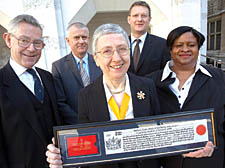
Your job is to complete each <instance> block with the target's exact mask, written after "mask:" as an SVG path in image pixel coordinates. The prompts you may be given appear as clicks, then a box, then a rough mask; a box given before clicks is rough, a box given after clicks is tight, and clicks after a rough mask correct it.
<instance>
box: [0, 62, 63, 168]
mask: <svg viewBox="0 0 225 168" xmlns="http://www.w3.org/2000/svg"><path fill="white" fill-rule="evenodd" d="M36 70H37V71H38V73H39V75H40V77H41V79H42V83H43V85H44V86H45V89H46V90H47V92H48V95H49V99H50V103H51V106H52V110H53V118H52V120H53V121H54V123H57V125H59V124H60V117H59V115H58V112H57V104H56V93H55V86H54V80H53V77H52V75H51V74H50V73H49V72H47V71H44V70H41V69H39V68H36ZM25 89H27V88H26V87H25V85H24V84H23V83H22V82H21V81H20V80H19V78H18V77H17V75H16V73H15V72H14V71H13V69H12V67H11V66H10V65H9V63H8V64H7V65H6V66H5V67H3V68H2V69H1V70H0V167H1V168H25V167H26V168H40V167H42V168H45V167H46V166H47V167H48V165H47V162H46V156H45V152H46V149H47V145H48V144H49V143H51V142H50V140H49V142H47V139H46V137H45V134H44V130H43V129H42V127H41V123H40V122H39V120H38V117H37V111H36V110H35V107H34V105H33V103H32V102H31V100H30V99H29V96H28V94H26V93H27V90H28V89H27V90H25ZM49 106H50V105H49ZM50 136H53V135H50Z"/></svg>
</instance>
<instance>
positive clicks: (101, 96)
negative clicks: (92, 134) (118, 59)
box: [92, 75, 110, 121]
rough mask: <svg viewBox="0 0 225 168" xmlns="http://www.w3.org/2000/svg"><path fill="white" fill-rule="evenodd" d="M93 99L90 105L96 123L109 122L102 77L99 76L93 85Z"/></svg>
mask: <svg viewBox="0 0 225 168" xmlns="http://www.w3.org/2000/svg"><path fill="white" fill-rule="evenodd" d="M92 90H94V91H93V98H92V103H93V107H96V108H95V109H94V113H95V117H96V120H97V121H109V120H110V117H109V110H108V102H107V100H106V95H105V90H104V86H103V76H102V75H101V76H100V77H99V78H98V79H97V80H96V82H95V83H94V84H93V89H92Z"/></svg>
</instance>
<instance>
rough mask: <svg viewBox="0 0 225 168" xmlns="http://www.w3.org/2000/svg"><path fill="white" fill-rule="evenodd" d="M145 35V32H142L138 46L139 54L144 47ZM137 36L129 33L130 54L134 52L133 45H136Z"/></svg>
mask: <svg viewBox="0 0 225 168" xmlns="http://www.w3.org/2000/svg"><path fill="white" fill-rule="evenodd" d="M146 36H147V32H146V33H145V34H143V35H142V36H141V37H140V38H138V39H140V40H141V41H140V42H139V48H140V54H141V52H142V49H143V47H144V42H145V38H146ZM136 39H137V38H135V37H134V36H133V35H132V34H131V49H132V56H133V53H134V47H135V46H136V43H137V41H136Z"/></svg>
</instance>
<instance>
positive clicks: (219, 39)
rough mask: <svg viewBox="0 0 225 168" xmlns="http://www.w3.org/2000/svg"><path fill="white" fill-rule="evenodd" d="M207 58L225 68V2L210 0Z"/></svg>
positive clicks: (222, 0)
mask: <svg viewBox="0 0 225 168" xmlns="http://www.w3.org/2000/svg"><path fill="white" fill-rule="evenodd" d="M207 56H208V57H209V58H210V59H208V63H212V64H214V65H215V64H218V63H220V62H221V61H222V68H223V69H224V68H225V0H208V21H207Z"/></svg>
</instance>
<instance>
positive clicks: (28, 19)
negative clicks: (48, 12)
mask: <svg viewBox="0 0 225 168" xmlns="http://www.w3.org/2000/svg"><path fill="white" fill-rule="evenodd" d="M20 23H27V24H31V25H33V26H35V27H38V28H40V30H41V32H43V29H42V27H41V25H40V23H39V22H38V20H37V19H35V18H34V17H33V16H31V15H27V14H22V15H18V16H16V17H15V18H13V19H12V20H11V21H10V22H9V25H8V33H10V34H14V33H16V32H17V29H18V26H19V24H20Z"/></svg>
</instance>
